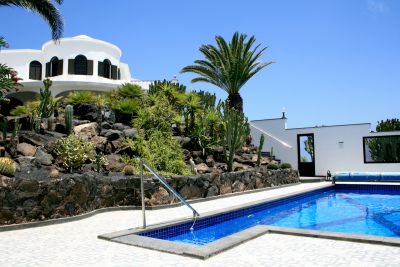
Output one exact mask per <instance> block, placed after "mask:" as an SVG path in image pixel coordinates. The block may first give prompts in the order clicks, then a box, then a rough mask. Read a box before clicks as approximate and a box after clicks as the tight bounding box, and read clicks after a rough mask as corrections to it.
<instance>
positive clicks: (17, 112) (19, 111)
mask: <svg viewBox="0 0 400 267" xmlns="http://www.w3.org/2000/svg"><path fill="white" fill-rule="evenodd" d="M29 112H30V110H29V109H28V108H27V107H26V106H16V107H15V108H14V109H12V110H11V111H10V114H11V115H13V116H21V115H24V114H29Z"/></svg>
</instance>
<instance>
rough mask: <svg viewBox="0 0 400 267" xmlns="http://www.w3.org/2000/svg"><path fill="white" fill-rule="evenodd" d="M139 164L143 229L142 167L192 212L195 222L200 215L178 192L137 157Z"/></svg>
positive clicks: (144, 224)
mask: <svg viewBox="0 0 400 267" xmlns="http://www.w3.org/2000/svg"><path fill="white" fill-rule="evenodd" d="M137 158H138V159H139V162H140V188H141V191H142V192H141V194H142V215H143V228H146V214H145V210H146V209H145V203H144V179H143V166H145V167H146V169H148V170H149V171H150V172H151V173H152V174H153V175H154V176H155V177H156V178H157V179H158V180H159V181H160V182H161V183H162V184H163V185H164V186H165V187H166V188H168V189H169V190H170V191H171V192H172V193H173V194H174V195H175V196H176V197H177V198H179V200H180V201H182V202H183V204H185V205H186V206H187V207H188V208H189V209H191V210H192V212H193V219H194V220H196V217H199V216H200V213H198V212H197V210H195V209H194V208H193V207H192V206H191V205H190V204H189V203H188V202H187V201H186V200H185V199H184V198H183V197H182V196H181V195H180V194H179V193H178V192H176V191H175V189H173V188H172V187H171V186H170V185H169V184H168V183H167V182H166V181H165V180H164V179H163V178H161V177H160V176H159V175H158V174H157V173H156V172H155V170H153V169H152V168H151V167H150V166H149V165H148V164H147V163H146V162H145V161H144V160H143V159H141V158H140V157H137Z"/></svg>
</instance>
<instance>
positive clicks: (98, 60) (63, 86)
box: [0, 35, 151, 106]
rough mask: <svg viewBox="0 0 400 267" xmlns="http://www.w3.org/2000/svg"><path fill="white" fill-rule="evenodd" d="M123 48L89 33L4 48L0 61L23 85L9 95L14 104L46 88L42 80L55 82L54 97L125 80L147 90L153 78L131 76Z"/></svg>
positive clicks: (97, 89) (113, 85)
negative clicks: (39, 46)
mask: <svg viewBox="0 0 400 267" xmlns="http://www.w3.org/2000/svg"><path fill="white" fill-rule="evenodd" d="M121 55H122V51H121V49H119V48H118V47H117V46H115V45H113V44H111V43H108V42H105V41H101V40H97V39H93V38H91V37H89V36H86V35H79V36H75V37H72V38H62V39H60V40H59V41H58V42H54V41H48V42H46V43H45V44H43V46H42V49H41V50H33V49H18V50H2V51H1V52H0V62H1V63H5V64H7V65H8V66H9V67H12V68H14V69H15V70H16V71H17V72H18V76H19V77H20V78H22V79H23V80H22V81H21V82H20V83H21V84H22V85H23V87H22V89H21V90H19V91H18V92H13V93H10V94H9V95H8V97H9V98H10V99H11V100H12V103H10V105H12V106H15V105H16V104H21V102H22V103H23V102H26V101H28V100H32V99H34V98H35V97H36V94H38V93H39V88H41V87H43V82H42V81H43V80H44V79H46V78H49V79H51V80H52V81H53V85H52V87H51V92H52V94H53V96H55V97H57V96H61V95H65V94H67V93H68V92H70V91H76V90H85V91H95V92H107V91H110V90H113V89H116V88H117V87H118V86H120V85H121V84H123V83H133V84H138V85H140V86H141V87H142V88H143V90H148V87H149V85H150V83H151V81H141V80H137V79H132V77H131V73H130V70H129V66H128V65H127V64H125V63H123V62H121V61H120V59H121Z"/></svg>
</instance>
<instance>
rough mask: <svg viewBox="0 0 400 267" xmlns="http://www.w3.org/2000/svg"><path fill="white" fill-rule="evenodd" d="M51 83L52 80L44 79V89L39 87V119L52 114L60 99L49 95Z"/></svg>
mask: <svg viewBox="0 0 400 267" xmlns="http://www.w3.org/2000/svg"><path fill="white" fill-rule="evenodd" d="M52 84H53V82H52V81H51V80H50V79H45V80H44V81H43V85H44V89H42V88H40V94H39V101H40V104H39V108H38V114H39V117H40V118H41V119H44V118H49V117H50V116H51V115H53V113H54V109H55V108H56V107H57V105H58V102H59V100H60V98H54V97H52V96H51V92H50V87H51V85H52Z"/></svg>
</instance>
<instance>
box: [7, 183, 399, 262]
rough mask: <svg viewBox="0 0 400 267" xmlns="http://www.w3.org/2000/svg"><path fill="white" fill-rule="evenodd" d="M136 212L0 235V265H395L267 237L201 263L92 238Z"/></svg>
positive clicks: (367, 248) (202, 208) (134, 220)
mask: <svg viewBox="0 0 400 267" xmlns="http://www.w3.org/2000/svg"><path fill="white" fill-rule="evenodd" d="M322 184H323V183H312V184H301V185H296V186H290V187H286V188H280V189H275V190H268V191H263V192H257V193H252V194H245V195H239V196H234V197H229V198H221V199H217V200H213V201H207V202H202V203H196V204H194V205H193V206H194V207H195V208H196V209H198V210H199V212H200V213H202V212H207V211H211V210H217V209H221V208H225V207H230V206H234V205H237V204H243V203H246V202H252V201H255V200H259V199H265V198H268V197H272V196H277V195H281V194H287V193H290V192H294V191H301V190H305V189H308V188H316V187H319V186H321V185H322ZM190 215H191V212H190V210H188V209H187V207H177V208H171V209H164V210H155V211H147V220H148V222H149V223H150V224H154V223H158V222H162V221H167V220H171V219H176V218H181V217H185V216H190ZM140 223H141V212H140V211H113V212H107V213H102V214H98V215H95V216H93V217H90V218H87V219H83V220H80V221H75V222H70V223H64V224H58V225H51V226H44V227H37V228H31V229H25V230H16V231H10V232H0V266H130V267H131V266H185V267H186V266H245V267H249V266H400V248H396V247H388V246H379V245H371V244H361V243H352V242H344V241H333V240H323V239H315V238H306V237H295V236H288V235H277V234H267V235H264V236H261V237H259V238H257V239H254V240H251V241H249V242H247V243H244V244H242V245H240V246H237V247H235V248H233V249H231V250H228V251H226V252H223V253H221V254H219V255H217V256H214V257H212V258H210V259H208V260H206V261H202V260H198V259H193V258H188V257H182V256H178V255H172V254H168V253H162V252H157V251H152V250H147V249H142V248H137V247H132V246H127V245H122V244H117V243H113V242H107V241H104V240H100V239H98V238H97V236H98V235H99V234H104V233H109V232H113V231H118V230H123V229H127V228H133V227H138V226H140Z"/></svg>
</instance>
